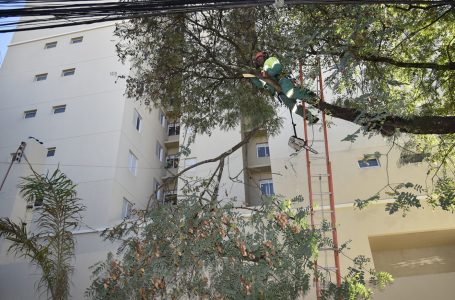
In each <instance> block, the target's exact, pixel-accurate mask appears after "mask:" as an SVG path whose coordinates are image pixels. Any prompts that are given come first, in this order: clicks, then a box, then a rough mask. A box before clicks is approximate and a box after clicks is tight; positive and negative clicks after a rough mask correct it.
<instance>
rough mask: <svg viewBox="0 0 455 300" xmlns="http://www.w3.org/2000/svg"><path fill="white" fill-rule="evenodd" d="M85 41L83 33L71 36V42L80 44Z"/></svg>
mask: <svg viewBox="0 0 455 300" xmlns="http://www.w3.org/2000/svg"><path fill="white" fill-rule="evenodd" d="M83 41H84V36H83V35H81V36H76V37H73V38H71V40H70V44H80V43H82V42H83Z"/></svg>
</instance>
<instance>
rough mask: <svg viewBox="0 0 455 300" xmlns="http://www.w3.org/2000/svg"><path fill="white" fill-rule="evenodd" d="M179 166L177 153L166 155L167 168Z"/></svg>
mask: <svg viewBox="0 0 455 300" xmlns="http://www.w3.org/2000/svg"><path fill="white" fill-rule="evenodd" d="M178 167H179V158H178V156H177V155H168V156H167V157H166V166H165V168H167V169H171V168H178Z"/></svg>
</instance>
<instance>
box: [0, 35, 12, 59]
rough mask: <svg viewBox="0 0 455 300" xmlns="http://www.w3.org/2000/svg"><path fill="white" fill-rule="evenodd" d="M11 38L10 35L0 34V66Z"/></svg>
mask: <svg viewBox="0 0 455 300" xmlns="http://www.w3.org/2000/svg"><path fill="white" fill-rule="evenodd" d="M12 37H13V34H12V33H0V65H1V64H2V62H3V59H4V58H5V55H6V50H7V49H8V47H7V46H8V44H9V43H10V42H11V38H12Z"/></svg>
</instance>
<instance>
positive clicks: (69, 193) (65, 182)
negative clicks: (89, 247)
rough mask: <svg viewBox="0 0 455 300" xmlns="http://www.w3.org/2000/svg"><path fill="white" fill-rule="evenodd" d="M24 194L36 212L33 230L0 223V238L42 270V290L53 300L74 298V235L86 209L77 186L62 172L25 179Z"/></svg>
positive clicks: (21, 186)
mask: <svg viewBox="0 0 455 300" xmlns="http://www.w3.org/2000/svg"><path fill="white" fill-rule="evenodd" d="M22 179H23V182H22V183H21V185H20V191H21V193H22V195H23V196H24V198H25V200H26V201H27V203H28V204H29V205H39V207H36V208H35V210H34V220H33V224H32V226H33V227H34V229H33V230H28V228H30V227H28V226H27V224H26V223H24V222H20V223H15V222H13V221H12V220H10V219H8V218H3V219H0V236H1V237H4V238H5V239H6V240H8V241H10V242H11V245H10V246H9V249H8V251H9V252H12V253H14V254H15V255H16V256H19V257H23V258H25V259H28V260H30V261H31V262H32V263H33V264H35V265H36V266H37V267H38V268H39V269H40V270H41V279H40V281H39V284H38V289H45V290H46V292H47V295H48V298H49V299H54V300H63V299H68V298H69V296H70V286H69V284H70V277H71V273H72V271H73V267H72V264H71V263H72V259H73V257H74V245H75V242H74V238H73V234H72V233H71V231H72V230H74V229H75V228H77V226H78V222H79V221H80V220H81V212H82V211H83V210H84V209H85V207H84V206H83V205H82V204H81V203H80V201H79V200H80V199H79V198H77V197H76V190H75V188H76V186H75V185H74V183H73V182H72V181H71V180H70V179H69V178H68V177H66V175H65V174H64V173H62V172H61V171H60V170H58V169H57V170H56V171H55V172H53V173H52V174H49V173H47V174H46V175H40V174H37V173H35V174H33V175H31V176H29V177H25V178H22Z"/></svg>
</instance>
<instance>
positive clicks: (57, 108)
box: [52, 105, 66, 115]
mask: <svg viewBox="0 0 455 300" xmlns="http://www.w3.org/2000/svg"><path fill="white" fill-rule="evenodd" d="M65 110H66V105H57V106H53V107H52V112H53V113H54V115H55V114H61V113H64V112H65Z"/></svg>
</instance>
